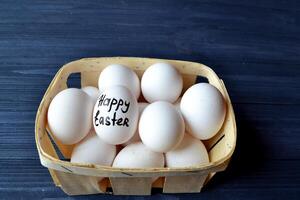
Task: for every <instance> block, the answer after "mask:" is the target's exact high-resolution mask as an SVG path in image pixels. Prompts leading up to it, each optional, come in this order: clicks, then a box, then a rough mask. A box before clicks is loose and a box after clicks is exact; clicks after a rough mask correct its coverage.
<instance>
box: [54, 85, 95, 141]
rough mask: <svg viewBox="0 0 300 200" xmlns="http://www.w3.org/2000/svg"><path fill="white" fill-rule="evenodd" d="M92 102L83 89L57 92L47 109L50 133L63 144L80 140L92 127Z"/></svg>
mask: <svg viewBox="0 0 300 200" xmlns="http://www.w3.org/2000/svg"><path fill="white" fill-rule="evenodd" d="M93 107H94V103H93V101H92V99H91V98H90V97H89V95H87V94H86V93H85V92H84V91H82V90H81V89H77V88H68V89H65V90H63V91H61V92H59V93H58V94H57V95H56V96H55V97H54V98H53V100H52V101H51V103H50V105H49V109H48V125H49V128H50V130H51V133H52V134H53V135H54V136H55V138H56V139H58V140H59V141H60V142H62V143H63V144H68V145H71V144H75V143H77V142H79V141H80V140H82V139H83V138H84V137H85V136H86V135H87V134H88V133H89V131H90V129H91V127H92V114H93Z"/></svg>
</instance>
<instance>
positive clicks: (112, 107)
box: [93, 86, 139, 145]
mask: <svg viewBox="0 0 300 200" xmlns="http://www.w3.org/2000/svg"><path fill="white" fill-rule="evenodd" d="M138 117H139V113H138V103H137V100H136V98H135V96H134V95H133V94H132V93H131V92H130V91H129V90H128V89H127V88H126V87H124V86H112V87H107V88H106V89H105V90H103V92H102V93H101V95H100V96H99V98H98V100H97V102H96V104H95V107H94V112H93V125H94V128H95V131H96V133H97V135H98V136H99V137H100V138H101V139H102V140H103V141H104V142H107V143H109V144H114V145H117V144H122V143H125V142H127V141H128V140H129V139H130V138H131V137H132V136H133V135H134V133H135V131H136V129H137V123H138Z"/></svg>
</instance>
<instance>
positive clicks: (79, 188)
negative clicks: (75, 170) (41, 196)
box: [55, 170, 107, 195]
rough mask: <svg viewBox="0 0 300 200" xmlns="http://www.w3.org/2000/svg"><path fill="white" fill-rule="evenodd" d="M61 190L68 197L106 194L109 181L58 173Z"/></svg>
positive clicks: (100, 178) (56, 172)
mask: <svg viewBox="0 0 300 200" xmlns="http://www.w3.org/2000/svg"><path fill="white" fill-rule="evenodd" d="M55 174H56V176H57V178H58V179H59V182H60V185H59V186H60V187H61V189H62V190H63V191H64V192H65V193H67V194H68V195H85V194H98V193H104V192H105V191H106V187H107V181H101V180H102V179H103V177H93V176H84V175H77V174H72V173H66V172H62V171H56V170H55Z"/></svg>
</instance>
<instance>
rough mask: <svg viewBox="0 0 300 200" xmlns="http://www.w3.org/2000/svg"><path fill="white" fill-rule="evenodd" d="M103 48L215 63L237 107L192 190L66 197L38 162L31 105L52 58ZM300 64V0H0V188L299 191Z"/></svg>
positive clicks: (7, 194)
mask: <svg viewBox="0 0 300 200" xmlns="http://www.w3.org/2000/svg"><path fill="white" fill-rule="evenodd" d="M102 56H138V57H157V58H166V59H168V58H169V59H182V60H188V61H195V62H201V63H203V64H206V65H208V66H210V67H212V68H213V69H214V70H215V71H216V72H217V74H218V75H219V76H220V78H222V79H223V80H224V82H225V84H226V87H227V89H228V92H229V94H230V96H231V100H232V102H233V106H234V109H235V113H236V120H237V126H238V141H237V148H236V152H235V154H234V156H233V160H232V162H231V163H230V166H229V168H228V170H226V171H225V172H222V173H219V174H217V175H216V176H215V177H214V178H213V180H212V181H211V182H210V183H209V184H208V185H207V186H206V187H205V188H204V189H203V191H202V192H201V193H199V194H181V195H176V194H174V195H163V194H160V192H159V191H154V195H152V196H149V197H121V196H111V195H92V196H79V197H68V196H67V195H65V194H64V193H63V192H62V191H61V190H60V189H59V188H56V187H55V186H54V184H53V182H52V180H51V178H50V175H49V172H48V170H47V169H45V168H43V167H42V166H41V165H40V162H39V158H38V154H37V150H36V146H35V141H34V119H35V113H36V110H37V108H38V105H39V102H40V100H41V99H42V96H43V94H44V92H45V90H46V88H47V86H48V85H49V83H50V81H51V80H52V78H53V76H54V74H55V73H56V72H57V70H58V69H59V68H60V66H62V65H63V64H64V63H67V62H69V61H72V60H75V59H79V58H83V57H102ZM299 65H300V2H299V1H279V0H278V1H274V0H269V1H258V0H254V1H246V0H241V1H233V0H226V1H225V0H223V1H222V0H212V1H191V0H187V1H179V0H173V1H171V0H170V1H158V0H157V1H156V0H154V1H146V0H141V1H137V0H132V1H126V0H122V1H119V0H116V1H90V2H88V1H79V0H76V1H32V0H29V1H20V0H15V1H9V0H0V199H112V200H114V199H115V200H117V199H129V198H134V199H162V200H163V199H168V200H177V199H191V200H192V199H199V198H200V199H283V198H286V199H299V198H300V170H299V169H300V114H299V113H300V103H299V102H300V66H299ZM77 81H78V78H76V77H74V78H73V79H72V80H71V81H70V84H71V85H72V84H73V85H76V82H77Z"/></svg>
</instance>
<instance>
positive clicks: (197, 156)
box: [165, 134, 209, 167]
mask: <svg viewBox="0 0 300 200" xmlns="http://www.w3.org/2000/svg"><path fill="white" fill-rule="evenodd" d="M165 158H166V166H167V167H191V166H196V165H201V164H207V163H209V157H208V153H207V150H206V148H205V146H204V144H203V143H202V142H201V141H200V140H199V139H196V138H194V137H192V136H190V135H189V134H185V136H184V138H183V140H182V142H181V143H180V145H179V146H178V147H176V148H175V149H174V150H172V151H169V152H167V153H166V154H165Z"/></svg>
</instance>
